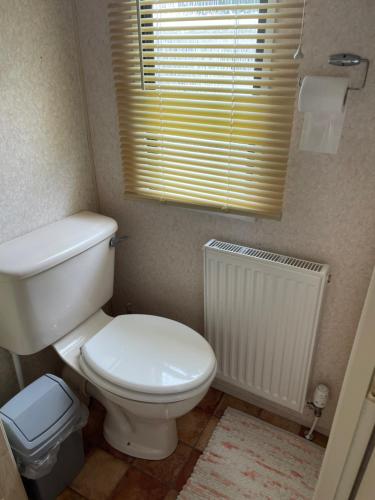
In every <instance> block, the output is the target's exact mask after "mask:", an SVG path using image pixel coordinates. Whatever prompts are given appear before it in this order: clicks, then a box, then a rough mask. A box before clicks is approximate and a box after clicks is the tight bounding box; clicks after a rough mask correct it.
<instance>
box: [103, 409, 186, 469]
mask: <svg viewBox="0 0 375 500" xmlns="http://www.w3.org/2000/svg"><path fill="white" fill-rule="evenodd" d="M121 413H122V415H121V417H120V418H118V417H119V415H117V416H116V413H113V412H111V413H107V415H106V418H105V420H104V428H103V434H104V438H105V440H106V441H107V442H108V443H109V444H110V445H111V446H112V447H113V448H115V449H116V450H119V451H121V452H122V453H126V454H127V455H130V456H132V457H137V458H145V459H147V460H162V459H163V458H166V457H168V456H169V455H171V453H173V452H174V450H175V449H176V447H177V442H178V438H177V427H176V420H175V419H167V420H165V419H163V420H155V419H152V420H151V419H142V418H140V417H139V416H137V417H134V418H132V415H131V414H129V413H126V414H124V412H121Z"/></svg>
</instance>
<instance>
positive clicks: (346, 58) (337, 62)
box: [298, 52, 370, 101]
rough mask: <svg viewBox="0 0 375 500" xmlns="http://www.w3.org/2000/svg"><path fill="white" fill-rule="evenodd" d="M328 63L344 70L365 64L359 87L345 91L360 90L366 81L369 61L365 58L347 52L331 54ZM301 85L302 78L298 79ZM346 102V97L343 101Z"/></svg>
mask: <svg viewBox="0 0 375 500" xmlns="http://www.w3.org/2000/svg"><path fill="white" fill-rule="evenodd" d="M328 63H329V64H332V65H333V66H341V67H344V68H347V67H350V66H358V65H359V64H361V63H363V64H365V66H366V68H365V74H364V77H363V80H362V83H361V85H359V86H358V87H348V89H347V91H349V90H362V89H363V88H364V87H365V85H366V81H367V75H368V70H369V67H370V61H369V60H368V59H367V58H366V57H361V56H358V55H357V54H350V53H349V52H342V53H340V54H331V55H330V56H329V57H328ZM301 84H302V78H301V77H300V78H299V80H298V85H299V86H301ZM345 100H346V96H345V99H344V101H345Z"/></svg>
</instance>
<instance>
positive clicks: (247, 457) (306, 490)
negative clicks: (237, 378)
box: [178, 408, 324, 500]
mask: <svg viewBox="0 0 375 500" xmlns="http://www.w3.org/2000/svg"><path fill="white" fill-rule="evenodd" d="M323 454H324V450H323V449H322V448H321V447H319V446H317V445H315V444H314V443H311V442H309V441H306V439H304V438H302V437H299V436H296V435H295V434H291V433H290V432H287V431H284V430H282V429H279V428H277V427H274V426H273V425H270V424H268V423H266V422H263V421H262V420H259V419H257V418H255V417H251V416H250V415H246V414H245V413H242V412H240V411H237V410H234V409H233V408H228V409H227V410H226V412H225V413H224V415H223V417H222V418H221V420H220V421H219V423H218V424H217V426H216V429H215V431H214V433H213V435H212V437H211V439H210V442H209V444H208V445H207V447H206V449H205V451H204V453H203V454H202V455H201V457H200V459H199V460H198V462H197V464H196V466H195V469H194V471H193V473H192V475H191V476H190V478H189V480H188V482H187V483H186V485H185V486H184V488H183V490H182V491H181V493H180V495H179V496H178V499H179V500H198V499H199V500H201V499H202V500H203V499H204V500H212V499H216V498H221V499H228V500H242V499H250V500H254V499H263V500H307V499H311V498H312V496H313V492H314V488H315V484H316V481H317V478H318V474H319V469H320V465H321V463H322V459H323Z"/></svg>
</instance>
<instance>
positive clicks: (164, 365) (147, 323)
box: [81, 314, 216, 394]
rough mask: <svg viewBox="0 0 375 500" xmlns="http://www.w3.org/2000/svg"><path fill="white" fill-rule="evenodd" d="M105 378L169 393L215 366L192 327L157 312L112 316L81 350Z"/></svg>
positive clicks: (188, 386) (147, 390)
mask: <svg viewBox="0 0 375 500" xmlns="http://www.w3.org/2000/svg"><path fill="white" fill-rule="evenodd" d="M81 354H82V356H83V358H84V361H85V362H86V363H87V365H88V366H89V367H90V368H91V369H92V370H93V371H94V372H96V373H97V374H98V375H100V376H101V377H103V378H104V379H106V380H108V381H110V382H113V383H114V384H117V385H119V386H122V387H124V388H128V389H131V390H133V391H139V392H145V393H151V394H171V393H176V392H181V391H187V390H189V389H192V388H194V387H196V386H198V385H199V384H201V383H203V382H204V381H205V380H206V379H207V378H208V377H209V376H210V375H211V374H212V372H213V370H214V369H215V366H216V359H215V355H214V353H213V351H212V349H211V346H210V345H209V344H208V342H207V341H206V340H205V339H204V338H203V337H202V336H201V335H199V333H197V332H195V331H194V330H192V329H191V328H189V327H187V326H185V325H182V324H181V323H178V322H177V321H172V320H170V319H166V318H161V317H159V316H149V315H143V314H128V315H124V316H117V317H116V318H115V319H113V320H112V321H111V322H110V323H108V325H106V326H105V327H104V328H103V329H102V330H100V331H99V332H98V333H97V334H96V335H94V336H93V337H92V338H91V339H90V340H89V341H88V342H87V343H86V344H85V345H84V346H83V347H82V349H81Z"/></svg>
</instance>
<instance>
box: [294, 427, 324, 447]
mask: <svg viewBox="0 0 375 500" xmlns="http://www.w3.org/2000/svg"><path fill="white" fill-rule="evenodd" d="M307 430H308V428H307V427H304V426H303V425H302V426H301V430H300V433H299V435H300V436H304V435H305V431H307ZM312 442H313V443H315V444H317V445H319V446H321V447H322V448H326V447H327V442H328V437H327V436H325V435H324V434H321V433H320V432H316V431H314V438H313V440H312Z"/></svg>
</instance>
